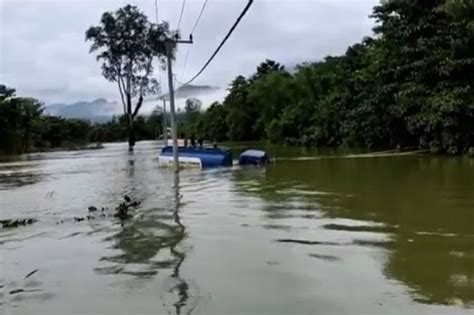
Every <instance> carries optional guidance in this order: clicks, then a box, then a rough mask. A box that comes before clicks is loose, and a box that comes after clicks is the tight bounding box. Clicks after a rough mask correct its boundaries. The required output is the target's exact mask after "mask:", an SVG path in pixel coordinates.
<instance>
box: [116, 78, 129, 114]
mask: <svg viewBox="0 0 474 315" xmlns="http://www.w3.org/2000/svg"><path fill="white" fill-rule="evenodd" d="M120 82H122V79H121V78H120V76H119V77H118V79H117V84H118V87H119V91H120V98H121V99H122V105H123V114H124V115H125V114H126V113H127V112H126V109H125V106H126V103H125V98H124V96H123V89H122V84H121V83H120Z"/></svg>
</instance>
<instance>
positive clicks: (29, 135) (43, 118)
mask: <svg viewBox="0 0 474 315" xmlns="http://www.w3.org/2000/svg"><path fill="white" fill-rule="evenodd" d="M42 105H43V104H42V103H40V102H39V101H37V100H35V99H32V98H24V97H17V96H15V90H14V89H11V88H8V87H6V86H5V85H1V84H0V154H19V153H27V152H31V151H37V150H48V149H54V148H66V149H78V148H82V147H84V145H86V144H88V143H90V142H110V141H123V140H126V139H127V135H128V133H127V118H126V116H121V117H119V118H114V119H112V120H111V121H109V122H107V123H104V124H91V123H90V122H88V121H85V120H81V119H65V118H62V117H57V116H48V115H44V114H43V109H42ZM161 122H162V117H161V114H160V113H159V112H153V113H152V114H151V115H150V116H149V117H146V118H145V117H142V116H137V117H136V119H135V123H136V128H135V136H136V139H137V140H143V139H155V138H156V137H157V136H158V135H159V134H161V130H162V123H161Z"/></svg>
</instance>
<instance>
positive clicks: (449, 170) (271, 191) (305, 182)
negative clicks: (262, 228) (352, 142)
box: [235, 157, 474, 307]
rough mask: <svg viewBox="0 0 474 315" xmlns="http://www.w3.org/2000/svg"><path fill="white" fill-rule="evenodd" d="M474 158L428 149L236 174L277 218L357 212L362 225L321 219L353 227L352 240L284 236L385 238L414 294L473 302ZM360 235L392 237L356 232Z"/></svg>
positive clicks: (391, 262) (367, 242) (392, 263)
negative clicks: (435, 154)
mask: <svg viewBox="0 0 474 315" xmlns="http://www.w3.org/2000/svg"><path fill="white" fill-rule="evenodd" d="M387 162H388V163H387ZM472 166H473V165H472V163H470V161H469V160H462V159H443V158H429V157H411V158H406V157H405V158H392V159H390V160H389V161H387V160H384V159H380V160H378V159H367V160H332V159H331V160H324V159H323V160H318V161H311V162H305V161H299V162H297V163H296V162H289V163H287V164H285V165H278V166H274V167H269V168H267V172H266V176H265V177H255V178H256V179H257V180H250V181H249V180H248V177H246V176H245V174H242V173H238V172H237V173H235V180H236V182H237V185H238V187H240V188H241V190H242V191H245V193H249V192H250V193H254V194H257V195H258V196H259V197H261V198H263V199H265V200H266V202H265V204H266V206H265V207H264V210H265V211H266V212H267V214H266V217H268V218H271V219H283V220H288V219H291V218H301V217H305V218H318V217H321V221H325V218H332V219H337V220H338V221H340V222H342V221H341V218H347V219H351V220H357V221H354V222H355V225H351V224H339V223H336V224H335V223H328V224H323V225H322V228H324V229H326V230H334V231H340V232H348V233H344V234H345V235H347V236H348V237H349V238H352V239H353V240H352V241H349V242H347V241H344V242H331V241H324V240H320V239H317V240H314V239H309V240H306V239H304V240H302V239H283V240H282V239H279V240H278V241H279V242H292V243H297V244H306V245H326V246H337V245H351V244H352V245H362V246H374V245H375V246H382V247H383V248H386V249H387V250H389V255H388V259H387V262H386V264H385V266H384V269H383V272H384V274H385V275H386V276H387V277H389V278H393V279H396V280H398V281H401V282H403V283H404V284H405V285H408V286H409V287H410V291H411V294H412V296H413V299H414V300H415V301H417V302H421V303H428V304H432V303H439V304H445V305H453V304H454V305H456V304H458V305H465V306H466V307H469V306H471V307H472V306H474V229H473V226H474V225H473V224H474V196H473V195H472V188H473V187H474V177H473V175H474V168H473V167H472ZM358 220H363V221H365V222H368V223H371V224H366V223H359V222H360V221H358ZM295 222H296V221H295ZM299 222H301V221H299ZM301 223H302V225H304V224H303V222H301ZM352 224H354V223H352ZM278 226H279V225H277V226H276V227H278ZM284 227H285V228H287V227H288V225H285V226H284ZM349 235H350V236H349ZM358 235H361V236H364V237H369V238H373V237H376V238H378V237H382V238H386V240H373V239H357V238H358V237H360V236H358ZM377 235H378V236H377ZM388 240H390V241H388ZM312 256H313V257H314V255H312ZM316 257H325V256H321V255H317V256H316ZM330 257H332V256H330Z"/></svg>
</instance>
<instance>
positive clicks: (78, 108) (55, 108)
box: [45, 98, 122, 122]
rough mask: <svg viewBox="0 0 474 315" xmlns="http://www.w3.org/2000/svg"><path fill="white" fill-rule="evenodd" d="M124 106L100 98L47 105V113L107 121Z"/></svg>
mask: <svg viewBox="0 0 474 315" xmlns="http://www.w3.org/2000/svg"><path fill="white" fill-rule="evenodd" d="M121 110H122V107H121V106H120V105H119V104H118V103H117V102H108V101H107V100H106V99H103V98H98V99H96V100H93V101H91V102H76V103H72V104H51V105H48V106H46V107H45V113H46V114H50V115H56V116H62V117H64V118H82V119H87V120H91V121H93V122H102V121H107V120H109V119H110V118H112V116H114V115H117V114H120V113H121Z"/></svg>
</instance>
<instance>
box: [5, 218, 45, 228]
mask: <svg viewBox="0 0 474 315" xmlns="http://www.w3.org/2000/svg"><path fill="white" fill-rule="evenodd" d="M37 221H38V220H36V219H9V220H0V224H2V227H3V228H16V227H19V226H25V225H29V224H33V223H35V222H37Z"/></svg>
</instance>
